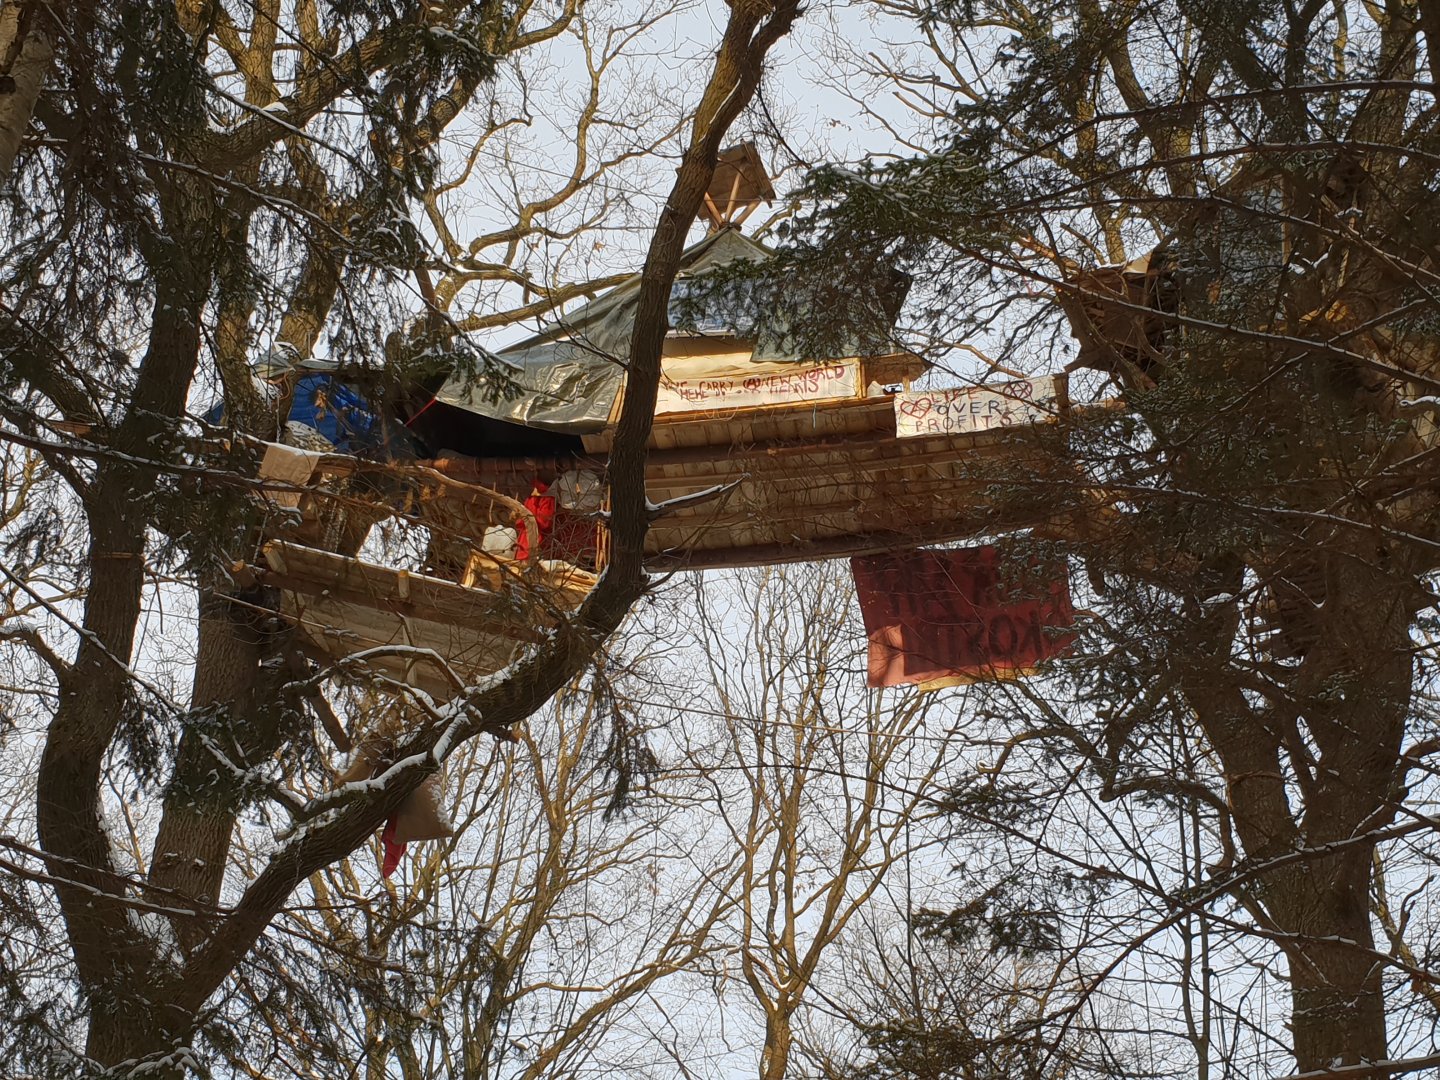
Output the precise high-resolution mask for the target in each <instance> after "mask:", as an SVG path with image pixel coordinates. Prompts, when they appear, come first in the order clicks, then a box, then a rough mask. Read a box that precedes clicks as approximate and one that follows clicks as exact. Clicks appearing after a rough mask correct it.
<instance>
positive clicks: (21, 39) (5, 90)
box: [0, 0, 55, 183]
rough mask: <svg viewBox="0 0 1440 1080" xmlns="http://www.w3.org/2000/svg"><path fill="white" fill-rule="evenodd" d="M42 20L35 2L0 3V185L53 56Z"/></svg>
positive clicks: (12, 161)
mask: <svg viewBox="0 0 1440 1080" xmlns="http://www.w3.org/2000/svg"><path fill="white" fill-rule="evenodd" d="M45 18H46V16H45V10H44V7H43V5H42V4H40V3H39V2H38V0H3V3H0V183H4V182H5V181H6V180H8V179H10V174H11V173H12V172H13V171H14V169H15V155H16V154H18V153H19V152H20V142H21V140H22V139H23V138H24V137H25V132H26V130H28V129H29V127H30V116H31V114H32V113H34V111H35V102H37V101H38V100H39V99H40V87H41V84H42V83H43V82H44V80H45V73H46V72H47V71H48V70H49V69H50V59H51V57H52V56H54V54H55V50H54V48H53V47H52V46H51V44H50V35H49V33H48V28H47V27H46V26H45Z"/></svg>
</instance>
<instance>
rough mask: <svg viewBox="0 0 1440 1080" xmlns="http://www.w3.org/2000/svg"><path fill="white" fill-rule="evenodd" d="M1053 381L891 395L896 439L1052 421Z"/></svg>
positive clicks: (1020, 381)
mask: <svg viewBox="0 0 1440 1080" xmlns="http://www.w3.org/2000/svg"><path fill="white" fill-rule="evenodd" d="M1055 409H1056V404H1055V376H1053V375H1046V376H1043V377H1042V378H1039V379H1017V380H1015V381H1014V382H1008V383H996V384H994V385H992V386H972V387H968V388H966V389H963V390H907V391H906V392H904V393H902V394H896V395H895V434H896V435H898V436H899V437H900V438H902V439H905V438H915V437H916V436H919V435H968V434H970V433H972V432H976V431H989V430H991V429H992V428H1002V427H1022V426H1025V425H1027V424H1040V423H1044V422H1045V421H1047V420H1054V419H1055Z"/></svg>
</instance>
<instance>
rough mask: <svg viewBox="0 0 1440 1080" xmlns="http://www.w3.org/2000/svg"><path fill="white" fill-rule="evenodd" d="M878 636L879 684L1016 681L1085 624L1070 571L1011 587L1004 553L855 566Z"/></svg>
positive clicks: (873, 560)
mask: <svg viewBox="0 0 1440 1080" xmlns="http://www.w3.org/2000/svg"><path fill="white" fill-rule="evenodd" d="M850 567H851V570H852V571H853V572H854V574H855V586H856V591H857V592H858V593H859V596H860V613H861V616H862V617H863V618H864V620H865V632H866V634H867V635H868V636H869V638H870V657H869V672H868V675H869V678H868V682H869V685H871V686H900V685H903V684H905V683H934V682H936V681H937V680H946V681H948V682H950V683H951V684H952V685H953V684H954V683H955V682H976V681H980V680H986V679H1015V678H1019V677H1021V676H1023V675H1027V674H1029V673H1030V672H1031V671H1033V670H1034V668H1035V667H1036V665H1038V664H1039V663H1040V662H1041V661H1044V660H1048V659H1050V658H1051V657H1053V656H1057V655H1059V654H1061V653H1063V652H1064V651H1065V650H1066V649H1067V648H1068V647H1069V646H1070V643H1071V642H1072V641H1074V635H1073V634H1061V633H1056V631H1058V630H1067V629H1069V628H1070V627H1071V626H1072V625H1073V624H1074V622H1075V615H1074V612H1073V610H1072V609H1071V606H1070V583H1069V578H1068V576H1067V575H1066V573H1065V570H1064V567H1063V566H1060V567H1044V568H1031V572H1030V573H1028V574H1026V575H1024V577H1025V579H1026V580H1024V581H1018V580H1017V581H1009V580H1002V577H1001V568H1000V557H999V552H998V551H997V550H996V549H995V548H994V547H989V546H987V547H976V548H955V549H949V550H939V551H937V550H928V551H893V552H888V553H886V554H884V555H869V556H857V557H856V558H854V559H851V560H850Z"/></svg>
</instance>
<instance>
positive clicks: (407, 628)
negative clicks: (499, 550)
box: [255, 540, 595, 701]
mask: <svg viewBox="0 0 1440 1080" xmlns="http://www.w3.org/2000/svg"><path fill="white" fill-rule="evenodd" d="M264 558H265V564H266V565H265V566H264V567H257V568H255V573H256V576H257V578H258V579H259V580H260V581H261V582H262V583H263V584H266V585H270V586H272V587H275V588H278V589H279V590H281V614H282V615H283V616H284V617H285V618H287V619H290V620H291V621H293V622H294V623H295V625H296V626H297V627H298V628H299V630H300V633H301V636H302V638H303V639H304V641H305V643H306V645H307V647H308V651H309V652H310V653H311V654H312V655H313V656H315V658H316V659H319V660H322V661H324V662H327V663H337V662H341V661H346V660H349V661H350V662H352V663H357V664H359V663H363V664H364V665H365V667H366V668H368V669H369V670H371V671H379V672H382V673H384V674H385V675H387V676H389V677H390V678H392V679H394V680H396V681H397V682H401V683H405V684H407V685H410V686H414V687H417V688H418V689H421V690H424V691H425V692H426V693H428V694H430V695H431V696H432V697H435V698H436V699H437V700H441V701H443V700H448V699H449V698H451V697H453V696H454V695H455V694H456V693H457V692H458V691H459V690H460V689H462V688H463V686H464V685H465V684H466V683H469V682H474V681H476V680H478V679H480V678H483V677H484V676H486V675H490V674H493V673H494V672H497V671H499V670H500V669H501V668H503V667H505V665H506V664H508V663H510V661H511V660H512V659H513V658H514V656H515V654H516V652H517V651H518V650H519V648H520V647H521V646H522V645H523V644H525V643H527V642H535V641H539V640H541V638H542V637H543V636H544V634H545V633H546V631H547V630H548V629H549V628H550V627H552V626H555V625H556V624H557V623H558V622H559V621H560V619H561V618H562V617H563V616H564V614H565V613H567V612H570V611H573V610H574V609H575V608H576V607H578V606H579V605H580V602H581V601H582V600H583V599H584V598H585V595H586V594H587V593H588V592H589V590H590V589H591V588H592V587H593V586H594V583H595V577H594V575H592V574H588V573H586V572H585V571H583V570H577V569H576V568H574V567H569V566H556V565H555V564H537V565H534V566H530V567H520V566H518V565H517V564H513V563H510V564H504V563H499V562H497V563H494V564H493V565H492V566H491V567H490V569H489V570H487V571H485V572H483V573H482V575H481V577H482V579H483V587H475V588H469V587H465V586H462V585H460V584H457V583H456V582H452V581H445V580H443V579H440V578H435V577H428V576H426V575H424V574H416V573H410V572H408V571H405V570H396V569H391V568H388V567H383V566H377V565H375V564H373V563H367V562H364V561H362V560H360V559H356V558H350V557H347V556H344V555H337V554H334V553H331V552H327V551H320V550H317V549H315V548H310V547H305V546H302V545H300V544H294V543H288V542H285V541H280V540H272V541H270V542H269V543H267V544H266V545H265V548H264ZM362 653H365V654H368V655H366V656H364V657H363V658H361V657H357V654H362ZM441 658H443V660H442V659H441ZM447 668H448V671H447Z"/></svg>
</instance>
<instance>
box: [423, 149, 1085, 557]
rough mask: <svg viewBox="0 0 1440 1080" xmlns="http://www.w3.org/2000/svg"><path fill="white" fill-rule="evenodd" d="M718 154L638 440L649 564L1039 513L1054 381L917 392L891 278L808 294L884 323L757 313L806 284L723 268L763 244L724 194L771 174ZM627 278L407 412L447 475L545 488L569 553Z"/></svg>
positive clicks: (597, 444) (598, 488)
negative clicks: (847, 325) (647, 507)
mask: <svg viewBox="0 0 1440 1080" xmlns="http://www.w3.org/2000/svg"><path fill="white" fill-rule="evenodd" d="M727 153H728V155H729V158H728V159H727V160H730V161H731V163H732V167H731V169H730V171H729V172H728V173H726V174H725V175H724V176H721V175H720V174H719V173H717V180H716V182H715V184H713V185H712V192H711V197H710V199H709V201H708V202H707V212H708V216H709V218H710V222H711V226H712V231H711V233H710V235H708V236H707V237H706V238H705V239H704V240H702V241H700V242H699V243H698V244H696V245H694V246H693V247H691V248H690V249H689V250H687V251H686V252H685V254H684V256H683V258H682V263H681V269H680V273H679V275H678V277H677V279H676V281H675V285H674V288H673V290H672V294H671V310H670V323H671V330H670V331H669V333H668V335H667V337H666V340H665V345H664V352H663V356H662V361H661V364H662V377H661V383H660V387H659V392H658V397H657V401H656V408H655V417H654V423H653V427H652V430H651V434H650V439H649V443H648V456H647V469H646V494H647V497H648V498H649V500H650V502H651V503H653V504H655V505H656V506H657V507H658V508H659V515H658V516H657V518H656V519H655V521H654V523H653V524H652V526H651V529H650V533H649V536H648V538H647V541H646V554H647V561H648V563H649V565H651V566H652V567H654V568H656V569H673V568H691V569H701V568H716V567H735V566H750V565H760V564H770V563H778V562H791V561H800V560H807V559H819V558H835V557H841V556H848V555H853V554H857V553H863V552H875V551H883V550H888V549H892V548H895V547H897V546H915V545H918V544H926V543H936V542H941V541H945V540H952V539H957V538H960V537H964V536H969V535H973V534H975V533H977V532H998V531H1006V530H1011V529H1015V528H1020V527H1024V526H1027V525H1032V524H1036V523H1038V522H1039V521H1042V520H1044V519H1045V517H1046V499H1045V498H1044V497H1043V494H1042V492H1043V490H1044V488H1043V485H1038V486H1035V487H1034V489H1033V490H1032V492H1031V493H1030V494H1031V497H1030V498H1028V499H1027V498H1026V497H1025V493H1024V492H1022V491H1020V490H1019V487H1020V486H1021V485H1022V484H1023V481H1024V480H1025V478H1027V477H1034V476H1037V475H1041V476H1043V475H1048V474H1049V473H1051V472H1053V470H1054V469H1055V467H1056V464H1055V463H1056V461H1057V456H1056V454H1055V453H1054V450H1055V443H1056V438H1057V431H1056V428H1055V426H1054V423H1053V422H1054V421H1055V420H1056V419H1057V418H1059V417H1060V416H1061V415H1062V414H1063V413H1064V411H1065V410H1066V408H1067V407H1068V402H1067V400H1066V395H1065V381H1064V379H1063V377H1059V378H1051V379H1042V380H1018V381H1016V382H1013V383H1009V384H1005V385H1002V386H1000V387H995V388H986V389H982V390H979V391H975V390H955V391H916V390H913V389H912V382H913V380H915V379H916V378H918V377H919V376H920V375H922V374H923V373H924V372H925V370H926V365H925V363H924V362H923V361H922V360H921V359H920V358H919V357H918V356H916V355H914V354H913V353H909V352H906V351H903V350H900V349H898V348H896V347H895V346H894V345H892V344H890V343H889V340H888V339H889V336H890V335H889V328H890V326H891V325H892V324H893V321H894V319H895V317H896V316H897V315H898V312H899V308H900V305H901V303H902V302H903V299H904V294H905V287H906V285H907V284H908V282H906V281H905V280H903V279H901V278H900V277H899V276H898V275H897V276H896V277H895V278H893V279H891V280H884V281H878V282H871V283H868V284H869V287H868V288H866V289H864V290H863V292H864V297H863V300H861V301H857V300H856V296H855V295H854V294H851V293H848V292H844V291H843V290H841V291H840V293H839V295H836V294H834V293H832V294H830V295H826V296H823V297H817V298H815V300H814V303H813V305H812V306H813V307H817V308H821V309H823V307H824V306H825V305H829V304H844V303H856V302H863V303H871V304H874V305H876V306H878V307H879V308H880V309H882V311H881V313H882V314H883V322H884V326H883V331H884V332H883V333H879V334H872V335H870V340H868V341H855V340H850V341H846V340H840V341H835V340H830V341H827V342H826V346H827V347H826V348H825V349H824V350H823V351H820V350H817V349H815V348H813V347H807V345H808V343H807V342H806V340H805V337H804V335H802V334H798V333H795V332H791V331H790V330H789V328H788V326H787V325H786V324H785V319H783V318H779V319H777V318H776V317H775V315H774V312H773V310H767V308H771V307H773V306H784V307H789V308H790V309H792V315H791V317H790V318H791V319H792V321H793V320H794V316H793V309H794V308H795V307H796V306H797V304H798V305H800V306H803V305H804V304H805V302H806V301H807V297H806V296H804V295H801V296H799V297H796V296H790V297H779V298H777V297H776V294H775V291H774V284H773V282H772V283H770V284H769V286H768V287H769V289H770V291H769V292H768V293H767V292H765V291H764V289H763V288H761V287H757V286H756V285H755V284H754V281H753V279H751V278H747V276H746V275H745V274H744V273H743V272H742V273H736V270H737V268H738V269H740V270H742V271H743V269H744V268H745V267H754V266H757V265H758V264H761V263H763V262H764V261H765V260H767V259H768V258H770V254H771V253H770V252H769V250H768V249H767V248H765V247H764V246H763V245H761V244H760V243H758V242H756V241H755V240H753V239H751V238H750V237H747V236H745V235H743V234H742V233H741V232H740V231H739V230H738V228H736V227H735V226H734V225H733V224H732V222H733V221H735V220H737V219H740V217H741V215H742V214H743V211H739V212H737V210H736V206H737V204H738V203H737V200H738V199H739V195H743V194H745V193H747V192H748V193H749V196H750V198H751V203H752V205H753V202H754V201H755V200H757V199H759V198H762V197H764V195H765V190H768V185H767V188H766V189H762V188H761V187H760V185H759V184H758V182H757V181H756V179H755V177H754V175H753V171H747V170H749V169H750V166H751V164H753V163H749V162H748V158H747V157H746V156H745V155H744V154H743V153H740V152H739V150H732V151H729V152H727ZM722 164H723V162H722ZM760 175H761V177H762V178H763V173H761V174H760ZM737 193H738V194H737ZM862 284H864V283H862ZM639 286H640V281H639V277H638V275H637V276H636V277H635V278H632V279H631V280H629V281H627V282H624V283H622V284H620V285H618V286H617V287H615V288H614V289H612V290H610V291H609V292H608V293H606V294H604V295H602V296H600V297H599V298H597V299H596V300H594V301H592V302H591V303H589V304H587V305H585V306H583V307H582V308H580V309H579V310H577V311H574V312H572V313H570V314H568V315H567V316H566V317H565V318H563V319H561V320H558V321H556V322H555V323H553V324H552V325H550V326H548V327H546V328H544V329H543V330H542V331H541V332H540V333H538V334H536V335H535V336H534V337H531V338H529V339H527V340H525V341H521V342H519V343H517V344H515V345H512V346H510V347H509V348H507V349H505V350H503V351H501V352H500V353H498V358H499V360H500V361H502V362H503V363H504V364H505V365H506V366H507V367H508V369H509V371H510V373H511V376H512V381H513V385H512V386H510V387H509V388H508V389H507V391H506V392H497V390H496V389H495V387H494V386H493V385H490V384H486V383H479V384H477V383H475V382H474V381H473V380H470V379H467V378H465V377H460V376H457V377H455V378H452V379H451V380H450V381H448V382H446V383H445V384H444V385H443V386H441V387H440V388H439V390H438V392H437V393H436V394H435V396H434V399H433V400H432V401H431V402H430V403H429V404H428V405H427V406H426V407H425V408H423V409H421V410H420V411H419V412H418V413H417V414H416V416H414V417H413V418H412V420H411V421H410V426H411V429H412V430H413V431H415V432H416V433H417V434H418V435H419V436H420V438H421V439H422V440H423V441H424V442H426V443H427V444H429V445H430V446H431V447H432V448H434V450H435V457H434V458H433V459H432V461H431V464H432V465H433V466H434V468H435V469H436V470H437V471H439V472H441V473H443V474H445V475H448V476H451V477H453V478H455V479H457V480H461V481H464V482H467V483H472V484H477V485H480V486H483V487H486V488H489V489H492V490H495V491H498V492H503V493H505V494H507V495H509V496H510V497H512V498H515V499H517V500H524V499H526V498H527V497H529V496H530V495H531V494H532V493H534V492H537V491H538V492H545V491H549V490H550V488H551V486H552V485H553V486H555V487H556V497H557V500H558V507H557V510H556V513H557V532H556V535H557V537H559V539H557V540H555V541H553V545H554V548H553V550H554V553H555V554H556V555H557V556H558V557H562V558H567V559H571V560H572V561H577V562H579V563H581V564H582V565H583V564H585V561H586V559H587V558H589V557H592V556H593V553H594V552H595V551H596V550H598V549H599V547H600V544H599V542H598V541H597V540H596V539H594V538H591V539H589V540H588V541H586V542H585V543H577V540H576V534H577V529H576V525H577V523H580V522H584V521H589V520H593V515H594V511H595V510H597V509H599V508H600V501H599V499H600V498H601V496H600V493H601V492H603V489H604V476H605V468H606V462H607V459H608V454H609V451H610V448H611V445H612V440H613V438H614V432H615V424H616V421H617V419H618V417H619V414H620V408H621V405H622V403H623V401H624V398H625V391H626V381H625V367H624V361H625V358H626V357H627V356H628V353H629V346H630V335H631V329H632V326H633V323H634V319H635V314H636V306H637V303H638V294H639ZM777 299H778V300H779V301H780V302H781V303H780V304H778V305H777V304H775V303H774V302H775V301H776V300H777ZM803 314H810V313H803ZM877 321H878V320H877ZM576 488H584V489H585V491H587V492H589V493H590V494H589V495H578V494H577V491H576V490H573V489H576ZM1001 489H1007V490H1005V491H1004V492H1003V495H1004V497H1003V498H1000V497H997V496H999V495H1000V494H1002V492H1001ZM586 499H588V500H589V501H588V502H586V501H585V500H586ZM587 514H589V515H590V516H589V517H587V516H586V515H587ZM581 531H583V530H581Z"/></svg>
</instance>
